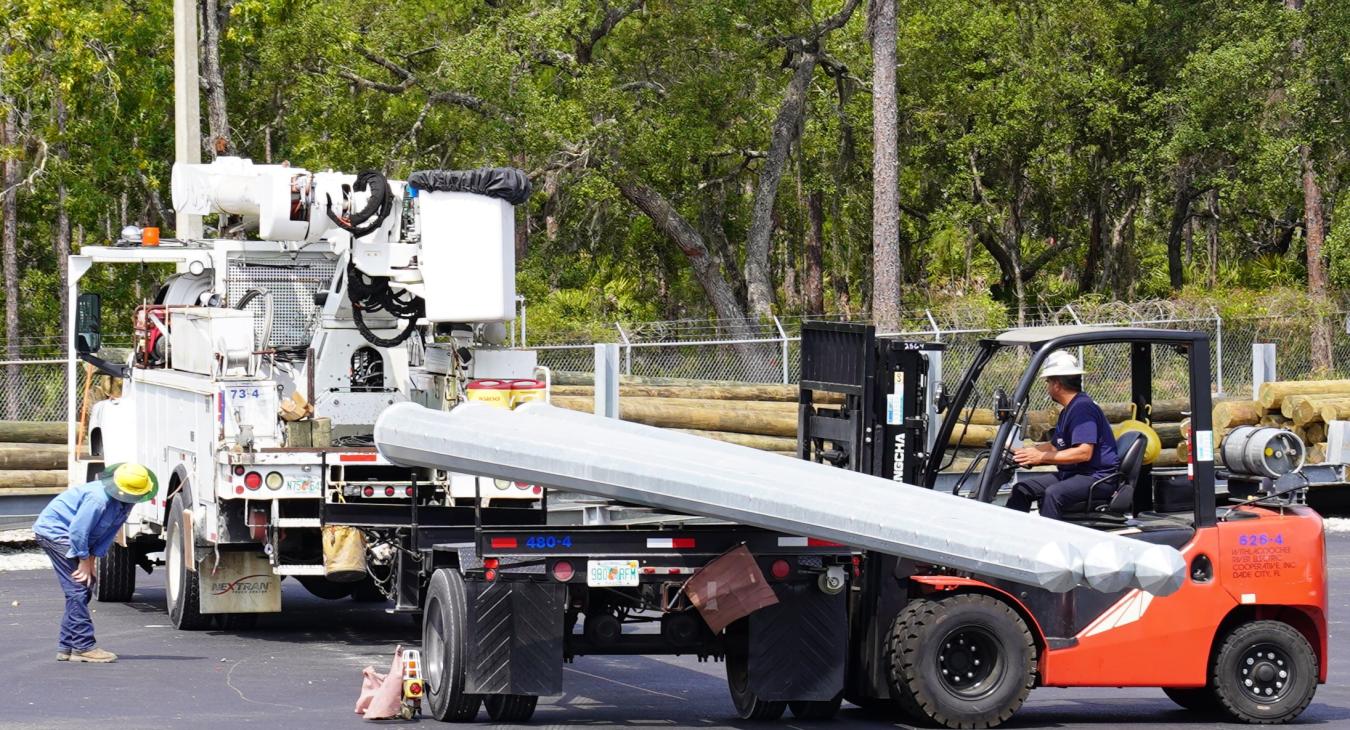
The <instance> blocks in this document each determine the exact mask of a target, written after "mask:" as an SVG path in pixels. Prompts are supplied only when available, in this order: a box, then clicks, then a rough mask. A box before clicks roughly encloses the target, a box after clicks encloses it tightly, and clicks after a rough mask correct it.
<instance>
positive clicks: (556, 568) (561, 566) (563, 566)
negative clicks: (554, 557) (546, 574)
mask: <svg viewBox="0 0 1350 730" xmlns="http://www.w3.org/2000/svg"><path fill="white" fill-rule="evenodd" d="M573 575H576V571H575V570H573V569H572V564H571V563H569V562H567V561H566V560H559V561H558V562H556V563H554V564H553V579H554V580H557V581H559V582H561V583H566V582H567V581H569V580H572V576H573Z"/></svg>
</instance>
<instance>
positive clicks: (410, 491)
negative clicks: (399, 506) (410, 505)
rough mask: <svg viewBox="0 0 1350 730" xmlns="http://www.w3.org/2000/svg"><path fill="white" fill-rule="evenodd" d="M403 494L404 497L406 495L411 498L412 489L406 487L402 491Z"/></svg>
mask: <svg viewBox="0 0 1350 730" xmlns="http://www.w3.org/2000/svg"><path fill="white" fill-rule="evenodd" d="M403 493H404V494H406V495H408V496H409V497H411V496H413V490H412V487H408V488H407V489H404V490H403Z"/></svg>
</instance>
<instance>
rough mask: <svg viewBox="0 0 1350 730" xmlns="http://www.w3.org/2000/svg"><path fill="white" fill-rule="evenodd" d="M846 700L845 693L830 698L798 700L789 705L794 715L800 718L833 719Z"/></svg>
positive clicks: (808, 719) (809, 719)
mask: <svg viewBox="0 0 1350 730" xmlns="http://www.w3.org/2000/svg"><path fill="white" fill-rule="evenodd" d="M843 701H844V696H843V695H835V697H834V699H830V700H797V701H795V702H789V703H788V707H789V708H790V709H791V710H792V716H793V717H795V718H797V719H798V720H807V721H811V720H832V719H834V716H835V715H837V714H839V705H840V704H842V703H843Z"/></svg>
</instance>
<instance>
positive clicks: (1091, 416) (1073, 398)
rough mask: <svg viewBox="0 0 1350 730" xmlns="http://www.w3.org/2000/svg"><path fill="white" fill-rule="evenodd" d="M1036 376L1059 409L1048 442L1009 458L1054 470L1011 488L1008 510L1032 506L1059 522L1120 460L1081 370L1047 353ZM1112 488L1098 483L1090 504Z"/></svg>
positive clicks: (1070, 361) (1072, 360)
mask: <svg viewBox="0 0 1350 730" xmlns="http://www.w3.org/2000/svg"><path fill="white" fill-rule="evenodd" d="M1041 377H1042V378H1044V379H1045V387H1046V390H1047V391H1049V393H1050V398H1051V399H1052V400H1054V401H1055V402H1056V403H1058V404H1059V405H1060V406H1061V407H1062V409H1063V410H1061V411H1060V413H1059V421H1058V422H1057V423H1056V424H1055V428H1054V429H1053V430H1052V431H1051V432H1050V439H1049V441H1048V442H1046V443H1043V444H1036V445H1035V446H1028V447H1026V448H1021V449H1014V450H1013V459H1014V460H1016V461H1017V463H1018V464H1019V465H1021V466H1023V467H1027V468H1029V467H1033V466H1039V465H1041V464H1054V465H1055V466H1057V467H1059V469H1058V471H1057V472H1056V473H1054V474H1037V475H1035V476H1030V477H1027V478H1025V479H1023V480H1021V481H1020V482H1018V483H1017V484H1014V485H1013V488H1012V495H1011V496H1010V497H1008V506H1009V507H1011V508H1013V509H1015V510H1020V511H1022V512H1027V511H1030V509H1031V503H1032V502H1038V503H1039V504H1040V510H1041V515H1042V516H1044V517H1049V518H1052V519H1060V518H1061V516H1062V515H1063V514H1064V512H1065V511H1066V510H1065V508H1066V507H1067V506H1068V505H1072V504H1076V503H1082V502H1086V501H1087V500H1088V492H1089V491H1092V490H1093V489H1094V487H1093V486H1092V485H1093V484H1094V483H1096V482H1098V481H1099V480H1101V478H1102V477H1104V476H1107V475H1108V474H1111V473H1112V472H1114V471H1115V469H1116V467H1117V466H1118V465H1119V463H1120V456H1119V455H1118V454H1117V453H1116V438H1115V435H1114V434H1113V433H1112V432H1111V424H1110V422H1109V421H1107V420H1106V414H1105V413H1103V412H1102V409H1101V406H1098V405H1097V404H1096V403H1095V402H1094V401H1093V400H1092V398H1090V397H1088V394H1087V393H1084V392H1083V368H1082V366H1080V365H1079V364H1078V361H1077V359H1075V358H1074V356H1073V355H1071V354H1069V353H1067V352H1063V351H1060V352H1054V353H1051V354H1050V356H1049V357H1048V358H1046V361H1045V366H1044V367H1042V368H1041ZM1113 488H1114V487H1113V485H1112V484H1111V482H1110V480H1107V481H1106V482H1104V483H1101V484H1099V485H1098V486H1097V487H1096V488H1095V489H1096V492H1095V493H1093V494H1092V499H1093V501H1096V500H1098V499H1101V500H1105V499H1108V498H1110V496H1111V494H1110V493H1111V490H1112V489H1113Z"/></svg>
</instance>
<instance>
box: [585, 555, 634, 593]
mask: <svg viewBox="0 0 1350 730" xmlns="http://www.w3.org/2000/svg"><path fill="white" fill-rule="evenodd" d="M637 584H638V561H636V560H587V561H586V585H588V586H591V587H594V588H616V587H632V586H636V585H637Z"/></svg>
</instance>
